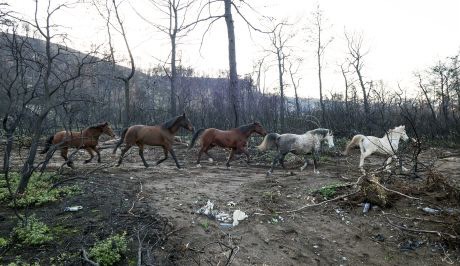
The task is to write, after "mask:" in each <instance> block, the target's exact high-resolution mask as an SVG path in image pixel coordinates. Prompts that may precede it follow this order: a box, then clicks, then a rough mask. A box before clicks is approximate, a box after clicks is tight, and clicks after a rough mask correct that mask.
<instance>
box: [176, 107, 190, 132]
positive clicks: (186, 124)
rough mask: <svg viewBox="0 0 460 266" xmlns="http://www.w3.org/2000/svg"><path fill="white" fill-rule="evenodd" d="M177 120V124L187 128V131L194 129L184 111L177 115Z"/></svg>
mask: <svg viewBox="0 0 460 266" xmlns="http://www.w3.org/2000/svg"><path fill="white" fill-rule="evenodd" d="M178 120H179V121H177V122H178V123H179V124H178V125H179V126H181V127H183V128H185V129H187V130H188V131H191V132H193V131H194V128H193V125H192V123H191V122H190V120H188V118H187V116H186V115H185V112H184V113H183V114H182V115H181V116H179V117H178Z"/></svg>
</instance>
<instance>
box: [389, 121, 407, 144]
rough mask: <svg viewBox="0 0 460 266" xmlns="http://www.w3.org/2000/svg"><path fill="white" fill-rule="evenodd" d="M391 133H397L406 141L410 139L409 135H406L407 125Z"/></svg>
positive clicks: (392, 130)
mask: <svg viewBox="0 0 460 266" xmlns="http://www.w3.org/2000/svg"><path fill="white" fill-rule="evenodd" d="M391 132H395V133H397V134H399V136H400V137H401V138H402V140H404V141H407V140H408V139H409V136H407V133H406V126H405V125H402V126H399V127H395V128H394V129H390V133H391Z"/></svg>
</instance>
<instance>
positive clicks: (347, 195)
mask: <svg viewBox="0 0 460 266" xmlns="http://www.w3.org/2000/svg"><path fill="white" fill-rule="evenodd" d="M358 192H359V191H354V192H352V193H349V194H345V195H342V196H338V197H335V198H333V199H330V200H325V201H322V202H320V203H316V204H310V205H305V206H302V207H300V208H298V209H295V210H290V211H284V212H276V213H277V214H279V213H292V212H298V211H301V210H303V209H306V208H311V207H317V206H321V205H323V204H325V203H328V202H332V201H336V200H340V199H343V198H346V197H349V196H352V195H354V194H356V193H358Z"/></svg>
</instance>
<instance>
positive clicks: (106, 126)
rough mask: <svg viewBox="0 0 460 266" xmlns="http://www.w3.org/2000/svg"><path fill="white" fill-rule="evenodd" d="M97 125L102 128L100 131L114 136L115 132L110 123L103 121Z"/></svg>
mask: <svg viewBox="0 0 460 266" xmlns="http://www.w3.org/2000/svg"><path fill="white" fill-rule="evenodd" d="M99 127H100V128H101V129H102V133H104V134H106V135H108V136H110V137H112V138H115V134H114V133H113V130H112V128H111V127H110V124H109V123H108V122H105V123H103V124H101V125H99Z"/></svg>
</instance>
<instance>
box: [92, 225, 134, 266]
mask: <svg viewBox="0 0 460 266" xmlns="http://www.w3.org/2000/svg"><path fill="white" fill-rule="evenodd" d="M127 250H128V240H127V239H126V232H125V233H123V234H122V235H118V234H117V235H114V236H111V237H109V238H107V239H104V240H101V241H98V242H97V243H96V244H95V245H94V247H92V248H91V249H90V250H89V255H90V258H92V259H93V260H94V261H96V262H97V263H99V265H101V266H104V265H113V264H114V263H116V262H118V261H120V259H121V256H122V255H124V254H125V253H126V251H127Z"/></svg>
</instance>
